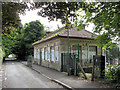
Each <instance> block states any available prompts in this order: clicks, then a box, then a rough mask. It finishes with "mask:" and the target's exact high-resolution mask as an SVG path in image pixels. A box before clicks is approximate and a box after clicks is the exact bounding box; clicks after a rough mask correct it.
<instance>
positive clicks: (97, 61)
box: [92, 55, 105, 80]
mask: <svg viewBox="0 0 120 90" xmlns="http://www.w3.org/2000/svg"><path fill="white" fill-rule="evenodd" d="M104 70H105V56H102V55H94V56H93V70H92V80H94V78H104V76H105V72H104Z"/></svg>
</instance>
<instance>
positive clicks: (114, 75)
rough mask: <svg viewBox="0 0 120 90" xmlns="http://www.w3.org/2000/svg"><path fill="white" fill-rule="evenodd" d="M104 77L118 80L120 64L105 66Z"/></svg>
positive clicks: (119, 77)
mask: <svg viewBox="0 0 120 90" xmlns="http://www.w3.org/2000/svg"><path fill="white" fill-rule="evenodd" d="M105 78H106V80H109V81H115V82H117V81H120V64H118V65H111V66H109V67H107V69H106V70H105Z"/></svg>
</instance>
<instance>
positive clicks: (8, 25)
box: [2, 2, 29, 33]
mask: <svg viewBox="0 0 120 90" xmlns="http://www.w3.org/2000/svg"><path fill="white" fill-rule="evenodd" d="M26 9H29V7H28V5H27V3H24V2H23V3H17V2H16V3H15V2H2V33H10V32H11V31H12V30H13V28H17V27H19V25H20V24H21V20H20V17H19V14H25V11H26Z"/></svg>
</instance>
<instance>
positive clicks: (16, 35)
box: [2, 26, 24, 57]
mask: <svg viewBox="0 0 120 90" xmlns="http://www.w3.org/2000/svg"><path fill="white" fill-rule="evenodd" d="M23 35H24V32H23V27H22V26H21V27H19V29H15V28H14V31H13V32H11V33H10V34H7V33H6V34H2V43H3V49H4V51H5V54H6V55H5V57H7V56H8V55H9V54H12V53H14V54H16V55H17V57H19V56H20V55H19V54H20V53H22V55H24V51H22V50H24V47H22V46H24V43H23V40H22V39H23ZM22 48H23V49H22Z"/></svg>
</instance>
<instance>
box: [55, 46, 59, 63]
mask: <svg viewBox="0 0 120 90" xmlns="http://www.w3.org/2000/svg"><path fill="white" fill-rule="evenodd" d="M58 54H59V53H58V46H56V47H55V61H58Z"/></svg>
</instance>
